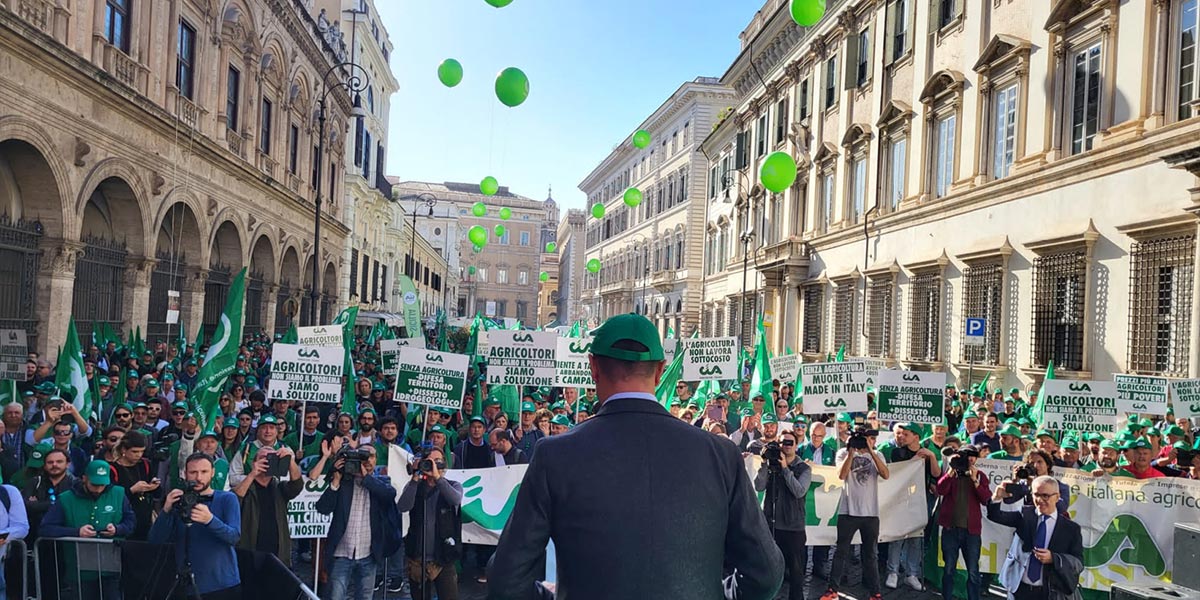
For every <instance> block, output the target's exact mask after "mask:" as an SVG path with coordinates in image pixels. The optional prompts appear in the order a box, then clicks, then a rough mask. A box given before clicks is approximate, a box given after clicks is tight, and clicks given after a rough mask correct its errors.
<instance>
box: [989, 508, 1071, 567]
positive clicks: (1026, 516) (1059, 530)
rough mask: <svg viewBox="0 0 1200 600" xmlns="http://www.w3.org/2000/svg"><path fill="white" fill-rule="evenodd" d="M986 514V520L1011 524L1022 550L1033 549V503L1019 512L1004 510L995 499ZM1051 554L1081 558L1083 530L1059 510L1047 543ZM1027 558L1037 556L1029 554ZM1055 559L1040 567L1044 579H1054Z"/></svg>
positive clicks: (1036, 520) (1036, 518)
mask: <svg viewBox="0 0 1200 600" xmlns="http://www.w3.org/2000/svg"><path fill="white" fill-rule="evenodd" d="M987 517H988V519H989V520H991V521H993V522H995V523H999V524H1001V525H1006V526H1008V527H1013V528H1015V529H1016V530H1017V531H1016V533H1017V535H1018V536H1019V537H1020V538H1021V549H1022V550H1023V551H1025V552H1033V538H1034V537H1035V536H1036V535H1037V525H1038V512H1037V509H1036V508H1033V507H1032V506H1025V507H1022V508H1021V512H1016V511H1012V512H1007V511H1003V510H1000V504H999V503H998V502H992V503H989V504H988V509H987ZM1046 547H1047V548H1048V549H1049V550H1050V553H1051V554H1066V555H1069V556H1074V557H1075V558H1076V559H1078V560H1080V561H1082V560H1083V534H1082V533H1081V532H1080V530H1079V524H1078V523H1076V522H1075V521H1072V520H1071V519H1070V517H1068V516H1067V515H1066V514H1064V513H1058V520H1057V521H1056V522H1055V524H1054V532H1053V533H1051V534H1050V542H1049V543H1048V544H1046ZM1029 560H1036V559H1034V558H1033V557H1030V559H1029ZM1059 564H1060V563H1059V562H1058V561H1054V562H1052V563H1050V564H1048V565H1046V566H1045V568H1044V569H1043V575H1042V580H1043V581H1044V582H1053V581H1055V580H1056V579H1055V578H1052V577H1050V575H1052V574H1053V573H1052V572H1053V571H1054V569H1055V568H1056V565H1059Z"/></svg>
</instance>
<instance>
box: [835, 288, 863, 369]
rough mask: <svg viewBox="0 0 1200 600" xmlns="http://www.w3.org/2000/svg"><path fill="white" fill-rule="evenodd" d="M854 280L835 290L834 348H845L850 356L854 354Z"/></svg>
mask: <svg viewBox="0 0 1200 600" xmlns="http://www.w3.org/2000/svg"><path fill="white" fill-rule="evenodd" d="M854 288H855V286H854V280H847V281H843V282H841V283H838V284H837V285H836V286H834V288H833V348H836V349H839V350H840V349H842V348H845V350H846V353H847V354H849V355H853V354H854V339H855V338H856V337H857V336H856V335H855V332H854V313H855V302H854V295H855V294H854V292H855V289H854Z"/></svg>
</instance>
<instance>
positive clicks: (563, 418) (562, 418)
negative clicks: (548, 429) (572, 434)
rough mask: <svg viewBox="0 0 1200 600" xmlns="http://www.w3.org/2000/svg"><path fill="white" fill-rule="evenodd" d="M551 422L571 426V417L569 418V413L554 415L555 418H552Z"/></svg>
mask: <svg viewBox="0 0 1200 600" xmlns="http://www.w3.org/2000/svg"><path fill="white" fill-rule="evenodd" d="M550 422H551V423H553V424H555V425H561V426H563V427H570V426H571V419H569V418H568V417H567V415H554V418H552V419H550Z"/></svg>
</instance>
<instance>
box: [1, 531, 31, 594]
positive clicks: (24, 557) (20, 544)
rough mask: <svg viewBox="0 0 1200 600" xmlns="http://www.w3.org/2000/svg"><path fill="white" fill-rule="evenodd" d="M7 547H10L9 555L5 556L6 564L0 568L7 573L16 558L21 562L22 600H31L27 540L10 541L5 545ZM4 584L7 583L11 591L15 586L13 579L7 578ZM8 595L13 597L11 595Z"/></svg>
mask: <svg viewBox="0 0 1200 600" xmlns="http://www.w3.org/2000/svg"><path fill="white" fill-rule="evenodd" d="M5 545H6V546H8V554H5V555H4V563H3V564H2V565H0V568H2V569H5V571H7V570H8V566H9V564H11V563H12V562H13V559H14V558H15V559H17V560H19V561H20V563H21V564H20V569H19V572H20V573H21V595H20V599H21V600H26V599H27V598H29V547H28V546H26V545H25V540H8V542H7V543H5ZM4 582H5V585H6V587H8V588H9V589H10V590H11V589H12V586H13V581H12V579H11V578H8V577H5V579H4ZM8 595H10V596H11V593H10V594H8Z"/></svg>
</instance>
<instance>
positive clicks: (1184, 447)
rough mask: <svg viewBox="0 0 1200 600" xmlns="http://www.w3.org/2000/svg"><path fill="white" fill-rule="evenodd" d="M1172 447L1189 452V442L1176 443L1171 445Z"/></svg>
mask: <svg viewBox="0 0 1200 600" xmlns="http://www.w3.org/2000/svg"><path fill="white" fill-rule="evenodd" d="M1171 447H1172V448H1174V449H1176V450H1187V449H1188V444H1187V442H1185V441H1183V440H1180V441H1178V442H1175V443H1174V444H1171Z"/></svg>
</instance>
